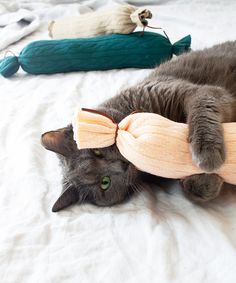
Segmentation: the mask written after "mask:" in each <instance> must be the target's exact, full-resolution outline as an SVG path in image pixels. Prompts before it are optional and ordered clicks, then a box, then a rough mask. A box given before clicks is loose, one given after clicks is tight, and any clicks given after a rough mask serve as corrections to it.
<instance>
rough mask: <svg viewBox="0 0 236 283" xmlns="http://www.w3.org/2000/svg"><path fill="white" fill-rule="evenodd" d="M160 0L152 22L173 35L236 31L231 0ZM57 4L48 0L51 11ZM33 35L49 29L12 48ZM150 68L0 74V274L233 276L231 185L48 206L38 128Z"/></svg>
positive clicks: (49, 189)
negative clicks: (203, 199)
mask: <svg viewBox="0 0 236 283" xmlns="http://www.w3.org/2000/svg"><path fill="white" fill-rule="evenodd" d="M104 1H105V0H104ZM9 2H10V1H9ZM108 2H111V1H108V0H107V3H108ZM104 3H105V2H104ZM159 3H160V4H159V5H157V6H153V5H152V6H147V7H148V8H149V9H150V10H152V11H153V15H154V18H153V19H152V22H150V24H151V25H153V26H162V27H163V28H164V29H165V31H166V32H167V34H168V36H169V37H170V39H171V41H172V42H175V41H176V40H178V39H180V38H181V37H183V36H185V35H187V34H189V33H190V34H191V35H192V40H193V42H192V48H193V49H199V48H203V47H206V46H211V45H212V44H214V43H219V42H223V41H225V40H230V39H231V40H232V39H235V26H236V17H235V11H236V6H235V1H234V0H229V1H227V5H226V3H225V1H223V0H222V1H211V4H209V3H208V1H203V0H196V1H188V0H181V1H180V0H173V1H166V2H164V1H160V2H159ZM36 4H37V5H39V2H37V3H36V2H35V3H34V5H35V7H36V6H37V5H36ZM40 4H41V3H40ZM108 4H110V3H108ZM31 5H33V2H32V1H31ZM73 5H75V6H74V9H75V7H77V8H78V9H79V4H76V3H74V4H73ZM145 6H146V5H145ZM61 7H62V6H61ZM89 8H90V7H88V9H89ZM51 9H52V10H51ZM55 9H58V10H57V11H59V10H60V9H61V8H60V9H59V8H58V7H57V6H54V7H50V5H49V7H48V13H54V11H55ZM66 9H67V6H65V5H64V6H63V9H61V11H63V12H62V13H63V14H65V13H67V12H68V11H69V10H70V9H71V6H70V5H68V10H66ZM57 15H58V14H57ZM39 39H48V35H47V29H46V27H45V26H41V27H40V29H39V30H38V31H36V32H35V33H32V34H31V35H30V36H28V37H26V38H24V39H23V40H21V41H19V42H18V43H17V44H15V45H12V46H9V47H8V49H10V50H11V51H12V52H14V53H15V54H18V53H19V52H20V51H21V49H22V48H23V47H24V46H25V45H26V44H27V43H29V42H31V41H32V40H39ZM1 54H2V55H3V53H1ZM150 71H151V70H133V69H127V70H112V71H105V72H76V73H68V74H55V75H38V76H33V75H29V74H26V73H24V72H23V71H19V72H18V73H17V74H16V75H14V76H13V77H11V78H9V79H4V78H2V77H0V229H1V231H0V282H3V283H6V282H7V283H15V282H23V283H32V282H43V283H51V282H57V283H62V282H63V283H64V282H66V283H68V282H69V283H77V282H79V283H98V282H103V283H111V282H112V283H121V282H122V283H123V282H125V283H152V282H160V283H170V282H171V283H173V282H174V283H189V282H191V283H199V282H203V283H212V282H214V283H222V282H224V283H235V282H236V269H235V265H236V224H235V223H236V192H235V188H234V187H230V188H225V189H224V192H223V194H222V195H221V196H220V197H219V198H218V199H217V200H215V201H213V202H211V203H209V204H208V205H205V206H198V205H194V204H192V203H191V202H189V201H188V200H187V199H186V198H185V197H184V196H183V195H182V192H181V189H180V188H179V186H178V185H177V184H176V183H175V182H170V183H169V184H160V189H158V188H157V189H156V190H154V191H153V193H152V194H151V193H148V192H143V193H141V194H139V195H138V196H136V197H134V198H133V199H132V200H130V201H129V202H127V203H125V204H122V205H119V206H115V207H111V208H101V207H100V208H99V207H94V206H92V205H89V204H86V205H81V206H79V205H78V206H76V205H75V206H72V207H71V208H68V209H66V210H64V211H61V212H59V213H56V214H54V213H52V212H51V207H52V205H53V203H54V202H55V200H56V198H57V197H58V195H59V194H60V190H61V184H60V180H61V172H60V167H59V164H58V160H57V158H56V156H55V154H54V153H51V152H48V151H46V150H45V149H44V148H43V147H42V146H41V145H40V135H41V133H43V132H45V131H48V130H52V129H56V128H60V127H63V126H66V125H67V124H68V123H69V122H70V121H71V120H72V117H73V111H74V109H75V108H76V106H77V105H78V104H79V105H81V106H82V107H89V108H92V107H94V106H95V105H97V104H98V103H101V102H102V101H104V100H105V99H107V98H108V97H111V96H114V95H115V94H116V93H118V92H119V90H120V89H122V88H126V87H127V86H130V85H134V84H135V83H136V82H138V81H139V80H141V79H142V78H143V77H144V76H145V75H147V74H148V73H149V72H150Z"/></svg>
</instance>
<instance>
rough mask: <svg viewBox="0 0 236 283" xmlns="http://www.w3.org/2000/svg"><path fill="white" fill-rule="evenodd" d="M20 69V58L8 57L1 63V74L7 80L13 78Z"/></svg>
mask: <svg viewBox="0 0 236 283" xmlns="http://www.w3.org/2000/svg"><path fill="white" fill-rule="evenodd" d="M19 67H20V63H19V61H18V57H16V56H8V57H6V58H4V59H3V60H1V61H0V74H1V75H2V76H3V77H5V78H8V77H11V76H12V75H13V74H15V73H16V72H17V71H18V70H19Z"/></svg>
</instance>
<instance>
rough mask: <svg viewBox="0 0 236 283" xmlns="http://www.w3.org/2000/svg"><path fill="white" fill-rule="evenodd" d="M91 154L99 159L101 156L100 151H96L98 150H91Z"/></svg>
mask: <svg viewBox="0 0 236 283" xmlns="http://www.w3.org/2000/svg"><path fill="white" fill-rule="evenodd" d="M93 153H94V154H95V155H96V156H98V157H101V156H102V153H101V151H100V150H98V149H94V150H93Z"/></svg>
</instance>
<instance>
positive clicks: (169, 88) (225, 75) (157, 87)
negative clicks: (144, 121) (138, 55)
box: [42, 41, 236, 212]
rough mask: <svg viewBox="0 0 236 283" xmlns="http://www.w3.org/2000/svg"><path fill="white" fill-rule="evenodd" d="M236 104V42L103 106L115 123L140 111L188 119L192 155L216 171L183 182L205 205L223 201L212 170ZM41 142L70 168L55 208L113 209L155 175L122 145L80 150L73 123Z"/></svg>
mask: <svg viewBox="0 0 236 283" xmlns="http://www.w3.org/2000/svg"><path fill="white" fill-rule="evenodd" d="M235 106H236V41H234V42H226V43H224V44H219V45H216V46H214V47H212V48H209V49H205V50H203V51H195V52H190V53H187V54H185V55H182V56H180V57H178V58H176V59H173V60H171V61H169V62H166V63H164V64H162V65H161V66H159V67H158V68H156V69H155V70H154V71H153V72H152V73H151V75H149V76H148V77H147V78H146V79H145V80H144V81H142V82H141V83H139V84H138V85H136V86H133V87H131V88H129V89H126V90H124V91H122V92H121V93H120V94H119V95H117V96H115V97H113V98H111V99H109V100H107V101H105V102H104V103H103V104H101V105H100V106H98V108H97V109H98V110H99V111H103V112H104V113H107V114H109V115H110V116H112V117H113V119H114V120H115V121H116V122H119V121H120V120H121V119H123V118H124V117H125V116H126V115H128V114H130V113H131V112H133V111H135V110H139V111H143V112H152V113H158V114H161V115H163V116H165V117H167V118H169V119H171V120H174V121H176V122H183V123H188V125H189V143H190V148H191V152H192V158H193V160H194V161H195V163H196V164H197V165H198V166H199V167H200V168H202V169H204V170H205V171H206V172H209V173H208V174H198V175H192V176H190V177H187V178H185V179H184V180H181V184H182V186H183V190H184V192H185V194H186V195H187V196H188V197H190V198H191V199H192V200H194V201H198V202H204V201H209V200H211V199H214V198H216V197H217V196H218V195H219V193H220V190H221V187H222V184H223V181H222V179H221V178H220V177H219V176H217V175H216V174H213V173H210V172H212V171H213V170H215V169H217V168H219V167H220V166H221V165H222V163H223V162H224V160H225V156H226V153H225V146H224V140H223V131H222V126H221V123H222V122H231V121H236V111H235ZM42 144H43V145H44V147H45V148H46V149H48V150H51V151H54V152H56V153H57V154H58V157H59V158H60V161H61V164H62V168H63V192H62V194H61V196H60V197H59V198H58V200H57V201H56V203H55V204H54V206H53V209H52V210H53V211H54V212H55V211H59V210H61V209H63V208H65V207H67V206H69V205H71V204H73V203H76V202H79V203H82V202H84V201H87V202H90V203H93V204H96V205H100V206H111V205H114V204H117V203H120V202H122V201H124V200H125V199H127V198H128V197H129V196H130V195H132V193H133V192H134V191H138V190H140V189H141V187H142V183H143V182H148V181H149V180H150V179H151V180H152V176H151V175H148V174H144V173H142V172H140V171H138V170H137V169H136V168H135V167H134V166H133V165H132V164H130V163H129V162H128V161H127V160H126V159H125V158H124V157H122V156H121V154H120V153H119V152H118V150H117V148H116V146H111V147H107V148H104V149H99V150H98V149H93V150H90V149H89V150H78V149H77V147H76V144H75V141H74V140H73V129H72V126H71V125H69V126H68V127H65V128H62V129H59V130H56V131H51V132H47V133H45V134H43V135H42ZM152 181H153V180H152Z"/></svg>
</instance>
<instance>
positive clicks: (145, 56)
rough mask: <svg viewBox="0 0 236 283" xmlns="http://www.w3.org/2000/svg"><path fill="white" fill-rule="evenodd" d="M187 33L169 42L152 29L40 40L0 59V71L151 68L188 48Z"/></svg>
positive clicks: (58, 71)
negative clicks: (88, 36)
mask: <svg viewBox="0 0 236 283" xmlns="http://www.w3.org/2000/svg"><path fill="white" fill-rule="evenodd" d="M190 44H191V37H190V35H188V36H186V37H184V38H183V39H181V40H179V41H177V42H176V43H174V44H173V45H172V44H171V43H170V41H169V39H168V38H167V37H164V36H162V35H160V34H158V33H153V32H144V33H142V32H134V33H131V34H128V35H124V34H112V35H104V36H98V37H94V38H78V39H64V40H40V41H34V42H31V43H30V44H28V45H27V46H26V47H25V48H24V49H23V50H22V51H21V52H20V55H19V56H18V57H16V56H8V57H6V58H4V59H3V60H1V61H0V73H1V75H2V76H4V77H10V76H12V75H13V74H14V73H16V72H17V71H18V69H19V67H20V66H21V68H22V69H23V70H24V71H26V72H28V73H30V74H53V73H65V72H73V71H93V70H110V69H121V68H154V67H155V66H157V65H159V64H160V63H162V62H164V61H166V60H169V59H171V58H172V56H173V54H175V55H179V54H181V53H183V52H185V51H188V50H189V48H190Z"/></svg>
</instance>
